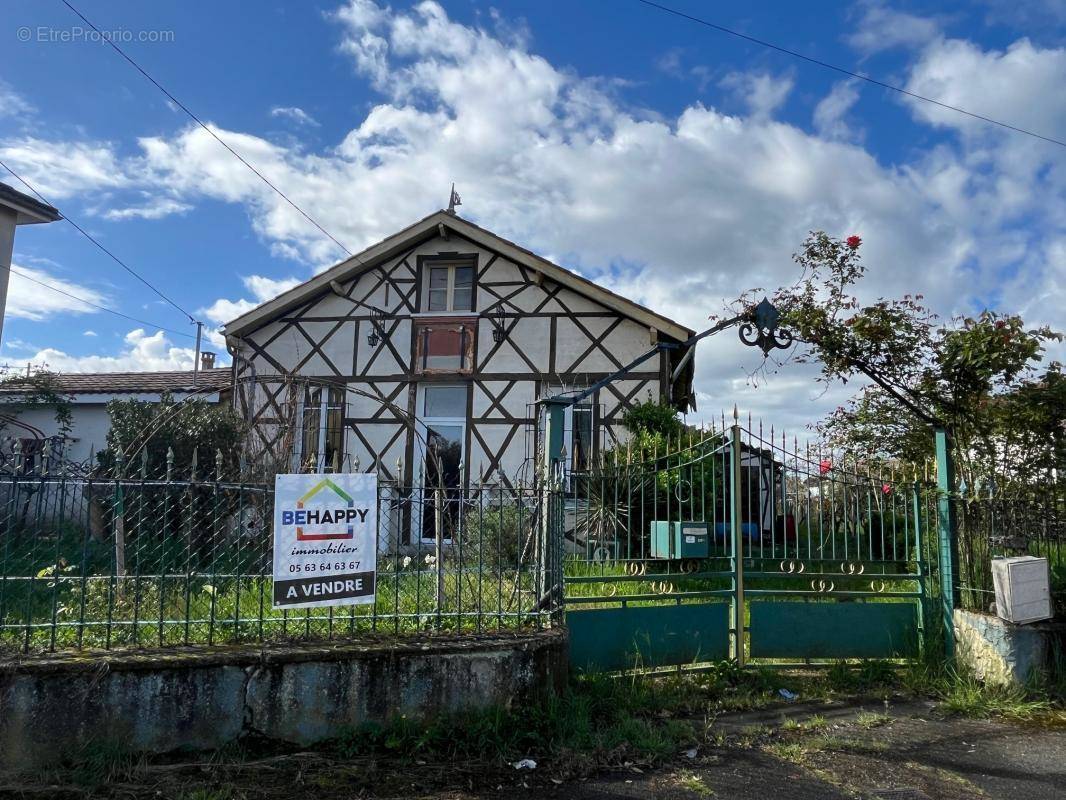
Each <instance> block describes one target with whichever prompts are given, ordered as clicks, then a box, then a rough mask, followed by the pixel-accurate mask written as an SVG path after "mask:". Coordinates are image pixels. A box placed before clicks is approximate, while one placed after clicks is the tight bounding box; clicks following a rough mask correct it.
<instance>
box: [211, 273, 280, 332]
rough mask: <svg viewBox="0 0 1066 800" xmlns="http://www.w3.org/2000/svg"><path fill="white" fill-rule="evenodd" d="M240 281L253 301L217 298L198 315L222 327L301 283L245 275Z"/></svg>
mask: <svg viewBox="0 0 1066 800" xmlns="http://www.w3.org/2000/svg"><path fill="white" fill-rule="evenodd" d="M241 281H242V282H243V283H244V287H245V288H246V289H247V290H248V291H249V292H251V293H252V298H253V299H251V300H248V299H240V300H227V299H225V298H219V299H218V300H216V301H215V302H214V303H212V304H211V305H210V306H208V307H206V308H203V309H200V311H199V312H198V313H200V314H202V315H203V316H204V317H206V318H207V319H208V320H209V321H211V322H214V323H217V324H219V325H223V324H225V323H227V322H230V321H232V320H235V319H236V318H237V317H239V316H241V315H242V314H247V313H248V312H249V311H251V310H252V309H253V308H255V307H256V306H258V305H259V304H260V303H265V302H266V301H267V300H273V299H274V298H275V297H277V296H278V295H279V294H281V293H282V292H285V291H288V290H289V289H291V288H292V287H294V286H297V285H299V284H300V283H301V281H300V279H299V278H281V279H275V278H267V277H265V276H263V275H247V276H245V277H243V278H241Z"/></svg>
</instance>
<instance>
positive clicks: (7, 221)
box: [0, 183, 59, 336]
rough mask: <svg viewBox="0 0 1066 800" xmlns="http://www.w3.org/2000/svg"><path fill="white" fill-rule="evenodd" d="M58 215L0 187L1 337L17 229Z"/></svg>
mask: <svg viewBox="0 0 1066 800" xmlns="http://www.w3.org/2000/svg"><path fill="white" fill-rule="evenodd" d="M58 219H59V211H58V210H57V209H55V208H53V207H52V206H50V205H47V204H46V203H42V202H40V201H39V200H37V199H36V198H34V197H31V196H30V195H28V194H24V193H22V192H20V191H18V190H17V189H13V188H12V187H10V186H8V185H7V184H6V183H0V336H2V335H3V332H4V312H5V311H6V310H7V286H8V283H9V282H10V279H11V256H12V253H13V251H14V248H15V229H16V228H18V226H20V225H40V224H43V223H49V222H55V221H56V220H58Z"/></svg>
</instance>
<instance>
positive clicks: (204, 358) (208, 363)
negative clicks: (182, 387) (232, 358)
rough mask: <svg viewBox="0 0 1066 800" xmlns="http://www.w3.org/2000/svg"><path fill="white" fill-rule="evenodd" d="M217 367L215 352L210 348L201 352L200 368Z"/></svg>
mask: <svg viewBox="0 0 1066 800" xmlns="http://www.w3.org/2000/svg"><path fill="white" fill-rule="evenodd" d="M214 368H215V354H214V353H212V352H211V351H210V350H204V351H203V352H202V353H200V369H214Z"/></svg>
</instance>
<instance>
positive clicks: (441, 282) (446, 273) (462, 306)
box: [426, 263, 474, 311]
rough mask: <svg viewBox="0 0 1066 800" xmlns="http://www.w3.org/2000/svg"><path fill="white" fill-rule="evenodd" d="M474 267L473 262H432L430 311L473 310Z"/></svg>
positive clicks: (428, 295) (430, 272) (428, 299)
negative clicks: (438, 263) (437, 263)
mask: <svg viewBox="0 0 1066 800" xmlns="http://www.w3.org/2000/svg"><path fill="white" fill-rule="evenodd" d="M473 300H474V267H473V265H472V264H467V263H461V264H440V265H436V264H432V265H430V267H429V291H428V294H427V303H426V308H427V310H429V311H472V310H473V308H474V306H473Z"/></svg>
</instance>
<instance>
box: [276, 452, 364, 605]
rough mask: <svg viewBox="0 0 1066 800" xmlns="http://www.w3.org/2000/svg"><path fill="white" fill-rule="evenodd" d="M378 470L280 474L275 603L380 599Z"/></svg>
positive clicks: (322, 603)
mask: <svg viewBox="0 0 1066 800" xmlns="http://www.w3.org/2000/svg"><path fill="white" fill-rule="evenodd" d="M377 495H378V479H377V475H373V474H367V473H354V474H349V473H337V474H331V475H278V476H277V478H276V480H275V482H274V608H293V607H303V608H307V607H313V606H344V605H354V604H357V603H373V602H374V584H375V579H376V577H377V575H376V566H377V528H378V520H377Z"/></svg>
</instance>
